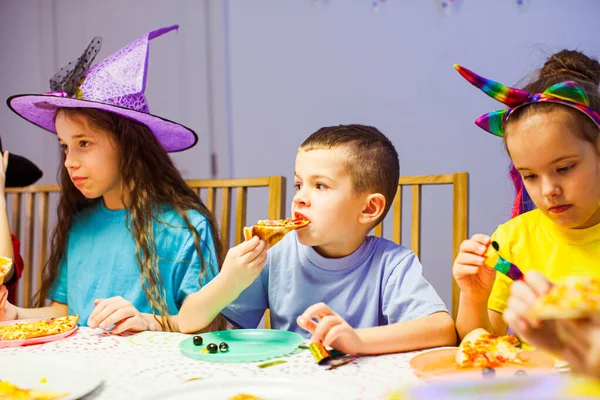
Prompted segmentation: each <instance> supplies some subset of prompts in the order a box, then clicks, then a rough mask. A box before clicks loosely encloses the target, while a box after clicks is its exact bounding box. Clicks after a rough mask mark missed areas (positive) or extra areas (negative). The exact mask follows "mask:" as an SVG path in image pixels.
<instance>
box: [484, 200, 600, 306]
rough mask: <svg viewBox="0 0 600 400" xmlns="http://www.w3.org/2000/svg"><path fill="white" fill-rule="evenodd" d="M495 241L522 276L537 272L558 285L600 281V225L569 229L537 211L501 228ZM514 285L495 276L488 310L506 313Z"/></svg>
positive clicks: (494, 238)
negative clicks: (576, 279) (577, 279)
mask: <svg viewBox="0 0 600 400" xmlns="http://www.w3.org/2000/svg"><path fill="white" fill-rule="evenodd" d="M492 240H495V241H496V242H498V244H499V245H500V251H499V253H500V255H501V256H502V257H503V258H504V259H506V260H508V261H510V262H512V263H513V264H515V265H517V266H518V267H519V269H520V270H521V271H522V272H523V273H526V272H527V271H529V270H532V269H535V270H537V271H539V272H541V273H542V274H544V275H545V276H546V277H547V278H548V279H550V281H552V282H555V283H556V282H559V281H560V280H561V279H563V278H565V277H567V276H569V275H580V276H581V275H586V276H596V277H599V278H600V224H598V225H595V226H592V227H591V228H586V229H566V228H563V227H561V226H560V225H557V224H555V223H554V222H552V221H551V220H550V219H548V218H547V217H546V216H544V214H542V212H541V211H539V210H537V209H536V210H533V211H529V212H527V213H525V214H522V215H519V216H518V217H516V218H514V219H512V220H510V221H508V222H507V223H505V224H502V225H500V226H499V227H498V229H496V232H494V234H493V235H492ZM511 283H512V281H511V280H510V279H509V278H508V277H506V276H505V275H503V274H501V273H497V274H496V281H495V282H494V288H493V289H492V293H491V295H490V298H489V300H488V308H489V309H491V310H494V311H498V312H500V313H502V312H504V310H505V309H506V307H507V301H508V297H509V295H510V285H511Z"/></svg>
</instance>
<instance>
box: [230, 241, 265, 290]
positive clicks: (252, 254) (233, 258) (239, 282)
mask: <svg viewBox="0 0 600 400" xmlns="http://www.w3.org/2000/svg"><path fill="white" fill-rule="evenodd" d="M268 248H269V246H268V245H267V243H266V242H264V241H261V240H259V239H258V237H256V236H254V237H252V239H250V240H247V241H245V242H242V243H240V244H238V245H237V246H235V247H232V248H231V249H229V251H228V252H227V255H226V256H225V261H224V262H223V267H222V268H221V272H220V274H222V275H224V276H225V277H226V279H228V280H230V281H231V282H232V284H233V285H234V287H235V288H236V289H237V290H239V291H240V292H241V291H242V290H244V289H246V288H247V287H248V286H250V284H252V282H254V280H255V279H256V277H257V276H258V275H259V274H260V271H262V269H263V267H264V266H265V261H266V260H267V249H268Z"/></svg>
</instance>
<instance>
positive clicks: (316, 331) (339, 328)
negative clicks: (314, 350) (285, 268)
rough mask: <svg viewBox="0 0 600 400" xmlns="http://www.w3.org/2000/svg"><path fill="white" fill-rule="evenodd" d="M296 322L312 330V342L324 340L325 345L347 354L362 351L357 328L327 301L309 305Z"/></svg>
mask: <svg viewBox="0 0 600 400" xmlns="http://www.w3.org/2000/svg"><path fill="white" fill-rule="evenodd" d="M314 319H317V321H318V322H315V321H314ZM296 322H297V323H298V325H299V326H300V327H301V328H303V329H305V330H307V331H309V332H312V334H313V336H312V338H311V341H312V342H318V341H322V342H323V345H324V346H331V347H333V348H334V349H336V350H340V351H343V352H344V353H346V354H360V353H361V352H362V348H363V342H362V340H361V339H360V337H359V336H358V333H356V330H355V329H354V328H352V327H351V326H350V325H348V323H347V322H346V321H345V320H344V319H343V318H342V317H340V316H339V315H338V314H336V313H335V312H333V310H332V309H331V308H329V307H328V306H327V305H326V304H325V303H317V304H313V305H312V306H310V307H308V308H307V309H306V311H304V313H303V314H302V315H301V316H299V317H298V318H297V319H296Z"/></svg>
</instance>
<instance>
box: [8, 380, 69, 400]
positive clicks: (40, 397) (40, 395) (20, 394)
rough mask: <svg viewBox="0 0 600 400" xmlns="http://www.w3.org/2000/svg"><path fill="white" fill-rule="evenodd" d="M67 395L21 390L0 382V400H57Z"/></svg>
mask: <svg viewBox="0 0 600 400" xmlns="http://www.w3.org/2000/svg"><path fill="white" fill-rule="evenodd" d="M68 395H69V393H60V392H52V391H49V390H38V389H23V388H20V387H18V386H17V385H13V384H12V383H10V382H7V381H3V380H0V399H2V400H17V399H18V400H25V399H27V400H58V399H62V398H64V397H67V396H68Z"/></svg>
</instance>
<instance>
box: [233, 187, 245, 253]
mask: <svg viewBox="0 0 600 400" xmlns="http://www.w3.org/2000/svg"><path fill="white" fill-rule="evenodd" d="M235 193H236V210H235V244H236V245H238V244H240V243H242V242H243V241H244V226H246V208H247V197H248V188H246V187H243V186H239V187H238V188H236V190H235Z"/></svg>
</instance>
